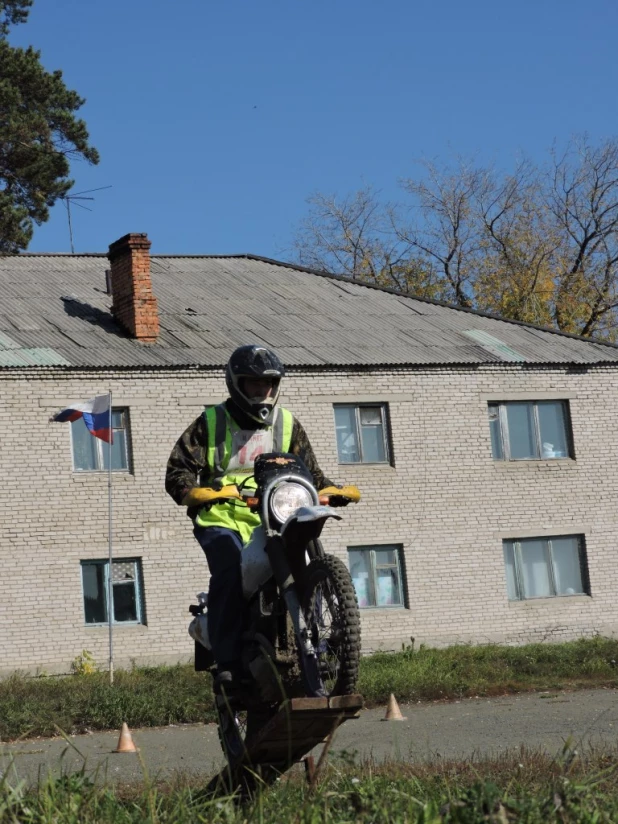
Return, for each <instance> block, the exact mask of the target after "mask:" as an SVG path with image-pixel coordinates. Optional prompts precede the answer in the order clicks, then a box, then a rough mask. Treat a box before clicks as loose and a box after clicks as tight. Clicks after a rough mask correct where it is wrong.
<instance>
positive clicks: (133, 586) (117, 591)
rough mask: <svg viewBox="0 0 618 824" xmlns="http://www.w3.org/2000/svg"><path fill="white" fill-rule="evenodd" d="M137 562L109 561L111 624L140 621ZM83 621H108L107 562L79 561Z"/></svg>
mask: <svg viewBox="0 0 618 824" xmlns="http://www.w3.org/2000/svg"><path fill="white" fill-rule="evenodd" d="M141 580H142V567H141V561H139V560H135V559H122V560H118V561H112V601H113V615H112V619H113V622H114V624H144V623H145V620H144V603H143V594H142V584H141ZM82 585H83V590H84V617H85V621H86V624H90V625H92V624H108V623H109V617H108V615H109V614H108V592H109V561H82Z"/></svg>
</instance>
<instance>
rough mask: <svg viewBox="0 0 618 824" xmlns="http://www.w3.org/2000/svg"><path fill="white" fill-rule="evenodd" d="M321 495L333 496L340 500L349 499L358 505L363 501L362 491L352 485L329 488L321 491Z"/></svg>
mask: <svg viewBox="0 0 618 824" xmlns="http://www.w3.org/2000/svg"><path fill="white" fill-rule="evenodd" d="M319 494H320V495H333V496H336V497H338V498H347V499H348V500H350V501H352V502H353V503H355V504H356V503H358V502H359V501H360V499H361V494H360V490H359V488H358V487H357V486H353V485H352V484H350V485H349V486H341V487H339V486H327V487H325V488H324V489H320V492H319Z"/></svg>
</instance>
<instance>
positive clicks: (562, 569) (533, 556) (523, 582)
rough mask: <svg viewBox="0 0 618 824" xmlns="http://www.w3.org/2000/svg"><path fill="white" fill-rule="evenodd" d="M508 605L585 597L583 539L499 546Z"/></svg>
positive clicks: (532, 540) (537, 540) (568, 537)
mask: <svg viewBox="0 0 618 824" xmlns="http://www.w3.org/2000/svg"><path fill="white" fill-rule="evenodd" d="M503 551H504V566H505V570H506V589H507V592H508V596H509V600H510V601H522V600H525V599H528V598H553V597H555V596H558V595H589V594H590V592H589V585H588V573H587V565H586V551H585V546H584V536H583V535H560V536H557V537H553V538H526V539H513V540H508V541H504V542H503Z"/></svg>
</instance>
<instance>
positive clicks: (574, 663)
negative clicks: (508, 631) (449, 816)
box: [0, 638, 618, 741]
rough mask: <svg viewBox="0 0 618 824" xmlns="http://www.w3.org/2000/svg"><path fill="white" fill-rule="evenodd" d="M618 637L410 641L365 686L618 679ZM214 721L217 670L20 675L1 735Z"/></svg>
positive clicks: (370, 663)
mask: <svg viewBox="0 0 618 824" xmlns="http://www.w3.org/2000/svg"><path fill="white" fill-rule="evenodd" d="M617 661H618V641H615V640H612V639H607V638H592V639H581V640H578V641H571V642H568V643H564V644H530V645H527V646H522V647H502V646H496V645H488V646H478V647H473V646H454V647H447V648H444V649H433V648H425V647H420V648H419V649H418V650H414V649H412V648H408V649H406V650H404V651H402V652H400V653H390V654H386V653H381V654H376V655H372V656H369V657H367V658H364V659H363V660H362V663H361V674H360V679H359V684H358V691H359V692H360V693H362V695H363V696H364V698H365V703H366V705H367V706H375V705H378V704H385V703H386V701H387V700H388V697H389V694H390V693H391V692H393V693H395V695H396V697H397V700H398V701H399V702H404V703H405V702H407V701H426V700H436V699H452V698H462V697H466V696H476V695H483V696H490V695H501V694H505V693H509V692H521V691H525V690H548V689H562V688H570V689H574V688H580V687H595V686H596V687H601V686H613V687H616V686H618V668H617V666H616V662H617ZM123 721H126V722H127V723H128V724H129V726H130V727H133V728H138V727H146V726H163V725H166V724H172V723H173V724H181V723H190V722H198V721H214V712H213V707H212V699H211V692H210V677H209V676H208V675H204V674H202V673H196V672H194V671H193V668H192V667H191V666H190V665H184V666H174V667H157V668H135V669H133V670H130V671H117V672H116V673H115V679H114V685H113V686H110V685H109V682H108V676H107V673H104V672H100V673H95V674H93V675H72V676H68V677H64V678H57V677H49V678H29V677H26V676H24V675H19V674H15V675H13V676H11V677H9V678H6V679H4V680H2V681H0V740H2V741H11V740H14V739H16V738H20V737H22V736H23V737H29V736H35V735H41V736H50V735H54V734H55V733H56V732H57V730H58V728H60V729H62V730H64V731H65V732H68V733H77V732H84V731H87V730H104V729H114V730H115V729H118V728H119V727H120V726H121V725H122V722H123Z"/></svg>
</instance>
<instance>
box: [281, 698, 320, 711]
mask: <svg viewBox="0 0 618 824" xmlns="http://www.w3.org/2000/svg"><path fill="white" fill-rule="evenodd" d="M288 703H289V707H290V709H291V710H292V712H305V711H311V710H327V709H328V698H291V699H290V701H289V702H288ZM284 706H285V705H284ZM279 712H281V710H279Z"/></svg>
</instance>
